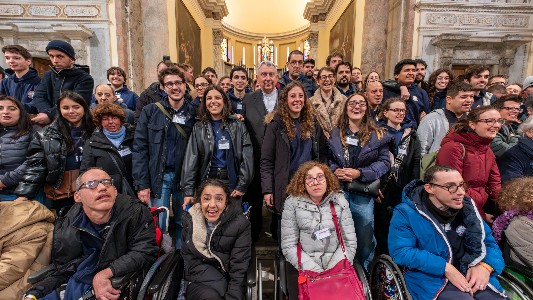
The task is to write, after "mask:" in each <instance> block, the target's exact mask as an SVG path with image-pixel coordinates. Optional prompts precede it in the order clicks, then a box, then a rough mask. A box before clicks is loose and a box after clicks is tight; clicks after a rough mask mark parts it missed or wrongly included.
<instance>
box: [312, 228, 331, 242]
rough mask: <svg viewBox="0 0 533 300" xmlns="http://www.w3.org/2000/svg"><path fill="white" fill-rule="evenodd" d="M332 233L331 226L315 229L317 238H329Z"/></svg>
mask: <svg viewBox="0 0 533 300" xmlns="http://www.w3.org/2000/svg"><path fill="white" fill-rule="evenodd" d="M330 235H331V232H330V230H329V228H324V229H320V230H317V231H315V237H316V239H317V240H322V239H325V238H327V237H328V236H330Z"/></svg>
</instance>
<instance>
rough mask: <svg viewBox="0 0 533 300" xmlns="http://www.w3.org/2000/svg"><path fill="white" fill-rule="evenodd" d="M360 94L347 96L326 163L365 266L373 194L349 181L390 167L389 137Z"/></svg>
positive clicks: (365, 179)
mask: <svg viewBox="0 0 533 300" xmlns="http://www.w3.org/2000/svg"><path fill="white" fill-rule="evenodd" d="M367 107H368V102H367V100H366V99H365V97H363V96H362V95H359V94H353V95H352V96H350V98H348V99H347V101H346V103H345V105H344V108H343V113H342V115H341V117H340V120H339V127H338V128H333V130H332V131H331V137H330V139H329V140H328V144H329V147H330V154H329V157H328V161H329V166H330V168H331V170H332V171H334V172H335V175H336V176H337V178H338V179H339V180H340V181H341V185H342V189H343V190H344V193H345V196H346V200H348V203H349V204H350V211H351V212H352V218H353V220H354V225H355V233H356V236H357V260H358V261H359V262H360V263H361V264H363V265H364V267H365V268H367V267H368V264H369V263H370V261H372V258H373V252H374V248H375V246H376V242H375V238H374V197H373V196H370V195H368V194H364V193H361V192H357V191H355V190H353V189H351V188H350V187H349V185H348V183H349V182H352V181H356V180H357V181H359V182H361V183H365V184H368V183H372V182H375V181H376V180H378V179H379V178H380V177H381V176H383V175H385V174H386V173H387V172H388V171H389V169H390V152H389V142H390V141H391V136H390V135H388V134H387V133H386V131H385V130H383V129H382V128H380V127H379V126H378V125H377V124H376V122H375V121H374V120H373V118H372V116H371V115H370V113H369V112H367V111H368V109H367Z"/></svg>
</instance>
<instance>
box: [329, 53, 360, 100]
mask: <svg viewBox="0 0 533 300" xmlns="http://www.w3.org/2000/svg"><path fill="white" fill-rule="evenodd" d="M335 75H336V77H337V78H336V79H337V89H338V90H339V91H340V92H341V93H342V94H343V95H344V96H346V98H349V97H350V96H351V95H352V94H356V93H358V92H359V89H358V88H357V86H356V85H355V84H353V83H351V81H350V77H351V76H352V65H351V64H350V63H349V62H347V61H342V62H340V63H339V64H338V65H337V67H336V68H335Z"/></svg>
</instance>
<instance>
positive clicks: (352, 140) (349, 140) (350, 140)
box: [346, 136, 359, 146]
mask: <svg viewBox="0 0 533 300" xmlns="http://www.w3.org/2000/svg"><path fill="white" fill-rule="evenodd" d="M346 144H348V145H352V146H358V145H359V139H358V138H353V137H351V136H348V137H346Z"/></svg>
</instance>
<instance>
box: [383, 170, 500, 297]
mask: <svg viewBox="0 0 533 300" xmlns="http://www.w3.org/2000/svg"><path fill="white" fill-rule="evenodd" d="M465 189H466V186H465V183H464V181H463V178H462V176H461V174H460V173H459V172H458V171H456V170H455V169H453V168H450V167H445V166H433V167H431V168H429V169H428V170H427V171H426V174H425V176H424V182H421V181H413V182H411V183H409V184H408V185H407V186H406V187H405V189H404V192H403V202H402V203H401V204H399V205H398V206H397V207H396V209H395V210H394V214H393V217H392V221H391V224H390V233H389V251H390V255H391V257H392V259H393V260H394V262H396V263H397V264H399V265H400V266H403V267H406V268H407V269H406V271H405V274H404V279H405V283H406V285H407V289H408V291H409V293H410V294H411V296H412V297H413V299H437V298H438V299H444V300H445V299H455V300H460V299H503V298H504V297H505V294H504V290H503V288H502V287H501V285H500V283H499V282H498V280H497V278H496V276H497V275H498V274H500V273H501V272H502V271H503V268H504V261H503V257H502V253H501V251H500V249H499V248H498V245H497V244H496V242H495V240H494V238H493V236H492V233H491V230H490V228H489V227H488V226H487V224H485V222H484V221H483V219H482V218H481V217H480V214H479V212H478V210H477V208H476V206H475V204H474V202H473V200H472V199H471V198H470V197H468V196H465Z"/></svg>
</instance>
